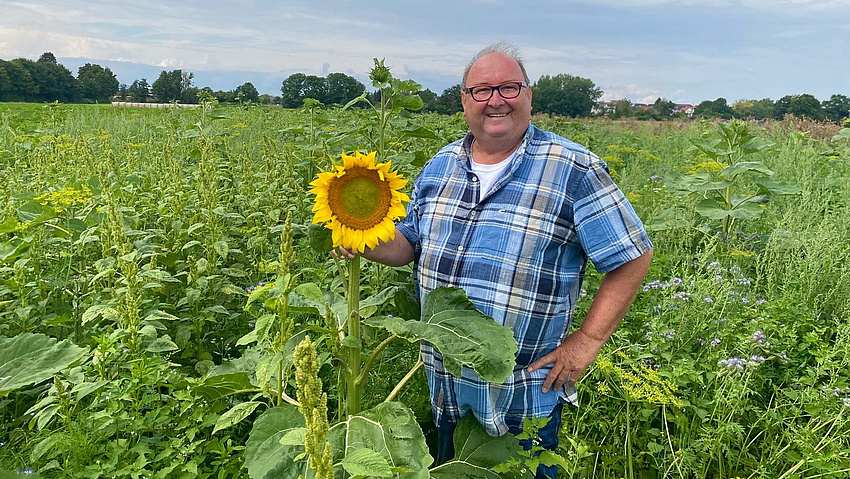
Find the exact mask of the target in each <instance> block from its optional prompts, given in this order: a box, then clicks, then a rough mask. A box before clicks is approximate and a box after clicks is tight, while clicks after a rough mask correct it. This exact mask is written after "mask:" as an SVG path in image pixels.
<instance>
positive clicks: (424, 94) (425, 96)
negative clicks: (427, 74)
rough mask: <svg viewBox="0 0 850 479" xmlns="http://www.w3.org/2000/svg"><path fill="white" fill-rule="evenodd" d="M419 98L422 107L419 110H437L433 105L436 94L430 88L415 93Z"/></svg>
mask: <svg viewBox="0 0 850 479" xmlns="http://www.w3.org/2000/svg"><path fill="white" fill-rule="evenodd" d="M417 95H419V98H421V99H422V109H421V110H419V111H421V112H428V111H431V112H435V111H437V110H436V109H435V108H434V106H435V105H436V104H437V94H436V93H434V92H432V91H431V89H429V88H426V89H424V90H422V91H420V92H418V93H417Z"/></svg>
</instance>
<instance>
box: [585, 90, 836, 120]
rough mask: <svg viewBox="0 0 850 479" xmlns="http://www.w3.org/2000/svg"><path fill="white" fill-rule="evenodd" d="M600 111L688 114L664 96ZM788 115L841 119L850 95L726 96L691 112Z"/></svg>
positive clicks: (652, 116)
mask: <svg viewBox="0 0 850 479" xmlns="http://www.w3.org/2000/svg"><path fill="white" fill-rule="evenodd" d="M601 113H602V114H605V115H606V116H609V117H611V118H615V119H617V118H626V117H634V118H636V119H639V120H668V119H672V118H680V117H683V116H685V113H684V112H683V111H680V110H678V109H677V107H676V104H674V103H673V102H672V101H669V100H666V99H663V98H658V99H657V100H655V103H654V104H652V105H650V106H645V105H635V104H632V102H630V101H629V100H620V101H618V102H616V103H615V104H614V105H613V107H611V106H609V107H608V108H606V109H605V110H604V111H602V112H601ZM785 115H793V116H796V117H799V118H803V117H805V118H811V119H813V120H819V121H823V120H827V121H832V122H835V123H841V122H842V120H844V119H846V118H848V117H850V98H848V97H847V96H846V95H840V94H836V95H832V96H830V97H829V99H828V100H825V101H823V102H821V101H820V100H818V99H817V98H815V97H814V95H810V94H807V93H806V94H801V95H785V96H783V97H782V98H780V99H778V100H776V101H773V100H771V99H770V98H764V99H761V100H738V101H736V102H734V103H732V104H731V105H730V104H729V103H728V101H727V100H726V99H725V98H717V99H716V100H705V101H703V102H700V103H699V104H698V105H696V107H695V108H694V111H693V113H692V116H694V117H698V118H721V119H727V120H728V119H731V118H739V119H751V120H767V119H775V120H781V119H783V118H784V117H785Z"/></svg>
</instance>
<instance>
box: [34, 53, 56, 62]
mask: <svg viewBox="0 0 850 479" xmlns="http://www.w3.org/2000/svg"><path fill="white" fill-rule="evenodd" d="M38 61H39V62H42V63H59V62H57V61H56V57H55V56H53V54H52V53H50V52H44V53H42V54H41V56H40V57H38Z"/></svg>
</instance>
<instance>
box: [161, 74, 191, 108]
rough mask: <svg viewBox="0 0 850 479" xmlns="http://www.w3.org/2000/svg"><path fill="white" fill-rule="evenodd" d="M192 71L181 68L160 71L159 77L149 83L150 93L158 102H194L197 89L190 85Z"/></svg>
mask: <svg viewBox="0 0 850 479" xmlns="http://www.w3.org/2000/svg"><path fill="white" fill-rule="evenodd" d="M194 77H195V74H194V73H191V72H184V71H183V70H180V69H177V70H171V71H165V70H163V71H162V72H160V74H159V77H158V78H157V79H156V80H155V81H154V82H153V85H151V94H153V97H154V99H156V101H158V102H162V103H168V102H172V101H179V102H182V103H196V102H197V89H196V88H195V87H193V86H192V79H193V78H194Z"/></svg>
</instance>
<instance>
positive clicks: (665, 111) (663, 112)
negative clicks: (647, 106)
mask: <svg viewBox="0 0 850 479" xmlns="http://www.w3.org/2000/svg"><path fill="white" fill-rule="evenodd" d="M652 110H653V111H655V112H656V113H657V114H658V118H659V119H661V120H669V119H670V118H673V115H674V114H675V113H676V104H675V103H673V102H672V101H670V100H667V99H664V98H661V97H659V98H658V99H657V100H655V103H654V104H653V105H652Z"/></svg>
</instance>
